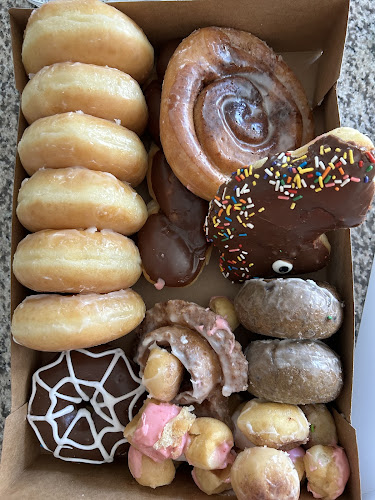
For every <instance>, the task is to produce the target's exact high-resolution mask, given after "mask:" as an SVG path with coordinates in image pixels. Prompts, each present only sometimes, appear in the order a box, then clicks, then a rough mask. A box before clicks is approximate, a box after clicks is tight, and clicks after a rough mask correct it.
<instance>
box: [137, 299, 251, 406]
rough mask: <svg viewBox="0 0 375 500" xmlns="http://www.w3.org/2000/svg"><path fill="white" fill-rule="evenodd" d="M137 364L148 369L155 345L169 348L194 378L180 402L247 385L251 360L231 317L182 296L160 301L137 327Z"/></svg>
mask: <svg viewBox="0 0 375 500" xmlns="http://www.w3.org/2000/svg"><path fill="white" fill-rule="evenodd" d="M138 335H139V343H138V349H137V355H136V358H135V360H136V362H137V363H138V364H139V365H140V367H141V372H140V373H141V374H143V373H144V369H145V366H146V364H147V360H148V357H149V355H150V351H151V350H152V348H153V347H155V344H156V345H157V346H158V345H159V346H161V347H163V346H164V347H165V346H167V347H168V348H169V349H170V352H171V354H173V355H174V356H175V357H176V358H177V359H179V360H180V362H181V363H182V365H183V366H184V368H185V370H186V371H187V372H188V373H189V378H190V379H191V380H190V382H189V383H188V385H187V386H186V387H184V388H183V389H182V390H180V392H179V394H178V395H177V396H176V397H175V399H174V401H175V402H177V403H183V404H186V403H187V404H189V403H202V402H203V401H204V400H206V399H209V397H210V396H212V395H213V394H214V393H215V391H216V390H217V388H220V392H221V393H222V395H223V396H225V397H228V396H230V395H231V394H232V393H234V392H240V391H244V390H246V388H247V374H246V372H247V362H246V358H245V356H244V355H243V353H242V349H241V346H240V344H239V343H238V342H237V341H236V340H235V337H234V335H233V333H232V331H231V330H230V328H229V325H228V323H227V321H226V320H225V319H224V318H222V317H221V316H218V315H216V314H215V313H214V312H212V311H210V310H206V309H204V308H203V307H201V306H199V305H197V304H194V303H192V302H185V301H183V300H169V301H168V302H165V303H158V304H155V306H154V307H153V308H152V309H149V310H148V311H147V313H146V317H145V319H144V321H143V322H142V323H141V325H140V326H139V328H138Z"/></svg>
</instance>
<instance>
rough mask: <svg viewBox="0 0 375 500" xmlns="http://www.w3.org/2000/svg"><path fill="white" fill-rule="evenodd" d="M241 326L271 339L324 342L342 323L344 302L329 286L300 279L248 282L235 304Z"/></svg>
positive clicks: (255, 280)
mask: <svg viewBox="0 0 375 500" xmlns="http://www.w3.org/2000/svg"><path fill="white" fill-rule="evenodd" d="M234 304H235V309H236V312H237V315H238V318H239V321H240V322H241V324H242V325H243V326H244V327H245V328H247V329H248V330H250V331H252V332H255V333H259V334H261V335H267V336H269V337H278V338H289V339H325V338H328V337H330V336H331V335H333V334H334V333H335V332H336V331H337V330H338V329H339V328H340V326H341V323H342V321H343V317H344V314H343V303H342V302H341V300H340V298H339V296H338V294H337V292H336V290H335V289H334V288H333V287H331V286H330V285H328V284H326V283H319V284H318V283H315V281H312V280H303V279H300V278H277V279H270V280H264V279H253V280H249V281H247V282H246V283H245V284H244V285H243V287H242V288H241V290H240V291H239V293H238V294H237V296H236V298H235V301H234Z"/></svg>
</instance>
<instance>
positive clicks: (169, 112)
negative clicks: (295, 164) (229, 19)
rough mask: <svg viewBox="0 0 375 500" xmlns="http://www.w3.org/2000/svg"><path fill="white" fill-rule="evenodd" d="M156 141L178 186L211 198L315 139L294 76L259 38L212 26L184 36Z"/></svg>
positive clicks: (170, 71)
mask: <svg viewBox="0 0 375 500" xmlns="http://www.w3.org/2000/svg"><path fill="white" fill-rule="evenodd" d="M160 136H161V143H162V146H163V150H164V154H165V156H166V158H167V161H168V163H169V164H170V166H171V168H172V170H173V171H174V173H175V174H176V176H177V177H178V178H179V179H180V181H181V182H182V183H183V184H184V185H185V186H186V187H188V189H190V190H191V191H192V192H193V193H195V194H196V195H197V196H200V197H201V198H205V199H206V200H210V199H211V198H213V197H214V195H215V193H216V191H217V189H218V188H219V186H220V185H221V184H222V183H223V182H225V181H226V180H228V178H229V176H230V174H231V173H232V172H234V171H235V170H237V169H238V168H241V167H243V165H248V164H249V163H251V162H253V161H256V160H258V159H260V158H263V157H264V156H267V155H269V154H274V153H276V152H278V151H282V150H284V149H294V148H297V147H299V146H301V145H302V144H305V143H306V142H308V141H309V140H311V139H312V137H313V126H312V118H311V111H310V108H309V105H308V103H307V99H306V96H305V94H304V91H303V89H302V86H301V84H300V83H299V82H298V80H297V79H296V77H295V76H294V74H293V73H292V71H291V70H290V69H289V67H288V66H287V65H286V64H285V63H284V61H283V60H282V59H281V57H280V56H277V55H276V54H275V53H274V52H273V51H272V49H270V48H269V47H268V46H267V45H266V44H265V43H264V42H262V41H261V40H259V39H258V38H257V37H255V36H253V35H251V34H250V33H246V32H244V31H238V30H234V29H230V28H218V27H209V28H202V29H199V30H197V31H194V32H193V33H192V34H191V35H190V36H188V37H187V38H185V39H184V40H183V41H182V42H181V44H180V45H179V46H178V48H177V49H176V51H175V52H174V54H173V56H172V57H171V59H170V61H169V64H168V67H167V69H166V72H165V77H164V83H163V91H162V98H161V115H160Z"/></svg>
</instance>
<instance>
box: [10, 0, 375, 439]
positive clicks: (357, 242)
mask: <svg viewBox="0 0 375 500" xmlns="http://www.w3.org/2000/svg"><path fill="white" fill-rule="evenodd" d="M9 7H29V4H28V2H27V1H26V0H2V1H1V6H0V9H1V10H0V73H1V94H0V110H1V120H0V129H1V134H0V137H1V155H0V169H1V170H0V207H1V212H0V228H1V229H0V247H1V253H0V280H1V286H0V312H1V316H0V317H1V323H0V352H1V357H0V442H1V441H2V428H3V421H4V418H5V417H6V416H7V414H8V413H9V409H10V380H9V365H10V355H9V346H10V333H9V331H10V328H9V309H10V300H9V297H10V227H11V200H12V177H13V165H14V156H15V150H16V130H17V113H18V101H19V95H18V93H17V91H16V90H15V87H14V83H13V70H12V61H11V47H10V36H9V24H8V13H7V11H8V8H9ZM374 63H375V3H374V2H373V0H354V1H352V4H351V10H350V18H349V28H348V37H347V42H346V49H345V54H344V61H343V66H342V76H341V78H340V80H339V85H338V94H339V104H340V111H341V121H342V124H343V125H346V126H352V127H356V128H358V129H359V130H360V131H361V132H364V133H366V134H368V135H369V136H370V137H372V138H373V139H374V138H375V116H374V103H375V83H374ZM374 223H375V209H374V208H373V209H372V210H371V212H370V213H369V215H368V217H367V222H366V223H365V224H363V225H362V226H361V227H359V228H357V229H354V230H353V231H352V234H353V255H354V284H355V297H356V311H355V312H356V322H357V326H358V324H359V321H360V317H361V313H362V308H363V302H364V299H365V295H366V289H367V283H368V279H369V272H370V269H371V261H372V258H373V255H374V248H375V240H374V238H373V227H374Z"/></svg>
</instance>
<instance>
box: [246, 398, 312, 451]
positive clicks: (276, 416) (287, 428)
mask: <svg viewBox="0 0 375 500" xmlns="http://www.w3.org/2000/svg"><path fill="white" fill-rule="evenodd" d="M237 426H238V428H239V430H240V431H241V432H242V433H243V434H244V436H245V437H246V438H247V439H249V440H250V441H251V442H252V443H253V444H254V445H256V446H268V447H270V448H276V449H283V450H291V449H293V448H296V447H297V446H299V445H300V444H304V443H307V439H308V436H309V422H308V421H307V419H306V417H305V415H304V413H303V411H302V410H301V409H300V408H299V407H298V406H295V405H290V404H282V403H273V402H268V401H262V400H260V399H252V400H251V401H249V402H248V403H246V404H245V406H244V407H243V408H242V410H241V413H240V415H239V417H238V418H237Z"/></svg>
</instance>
